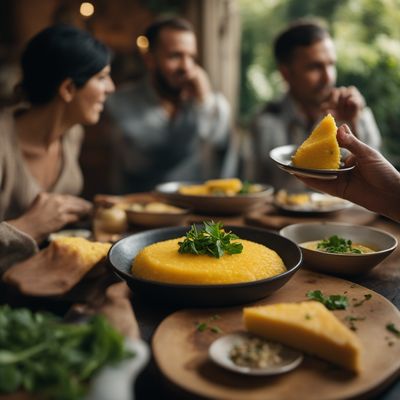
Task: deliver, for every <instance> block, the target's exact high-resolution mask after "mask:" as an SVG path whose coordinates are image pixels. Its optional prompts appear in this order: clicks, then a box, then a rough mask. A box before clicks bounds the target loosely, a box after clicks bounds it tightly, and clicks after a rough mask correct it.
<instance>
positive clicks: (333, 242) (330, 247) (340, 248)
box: [317, 235, 361, 254]
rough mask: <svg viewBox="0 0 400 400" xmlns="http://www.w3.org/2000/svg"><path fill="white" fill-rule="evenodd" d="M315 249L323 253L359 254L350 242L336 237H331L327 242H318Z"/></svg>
mask: <svg viewBox="0 0 400 400" xmlns="http://www.w3.org/2000/svg"><path fill="white" fill-rule="evenodd" d="M317 249H318V250H322V251H325V252H326V253H353V254H361V251H360V250H359V249H355V248H353V247H352V241H351V240H347V239H343V238H342V237H339V236H337V235H333V236H331V237H330V238H329V239H327V240H322V241H320V242H318V244H317Z"/></svg>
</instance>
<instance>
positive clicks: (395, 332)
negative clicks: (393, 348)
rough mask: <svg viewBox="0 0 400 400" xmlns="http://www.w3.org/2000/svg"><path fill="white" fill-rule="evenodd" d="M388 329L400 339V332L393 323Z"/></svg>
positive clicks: (388, 325)
mask: <svg viewBox="0 0 400 400" xmlns="http://www.w3.org/2000/svg"><path fill="white" fill-rule="evenodd" d="M386 329H387V330H388V331H389V332H391V333H393V334H394V335H395V336H396V337H398V338H400V331H399V330H398V329H397V328H396V326H395V325H394V324H393V323H390V324H387V325H386Z"/></svg>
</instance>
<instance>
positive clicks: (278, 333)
mask: <svg viewBox="0 0 400 400" xmlns="http://www.w3.org/2000/svg"><path fill="white" fill-rule="evenodd" d="M243 318H244V324H245V326H246V329H247V330H248V331H250V332H252V333H255V334H257V335H260V336H263V337H265V338H266V339H269V340H273V341H276V342H280V343H282V344H285V345H287V346H290V347H293V348H295V349H298V350H301V351H304V352H306V353H309V354H313V355H316V356H318V357H320V358H322V359H324V360H327V361H330V362H332V363H334V364H336V365H339V366H341V367H343V368H345V369H348V370H351V371H354V372H357V373H358V372H360V370H361V349H362V347H361V343H360V341H359V339H358V337H357V336H356V335H355V334H354V333H353V332H352V331H351V330H350V329H349V328H347V326H346V325H344V324H343V323H342V322H341V321H339V320H338V319H337V318H336V316H335V315H334V314H333V313H332V312H331V311H329V310H328V309H327V308H326V307H325V306H324V305H323V304H321V303H319V302H316V301H304V302H301V303H280V304H272V305H267V306H258V307H247V308H244V309H243Z"/></svg>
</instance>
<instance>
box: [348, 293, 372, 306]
mask: <svg viewBox="0 0 400 400" xmlns="http://www.w3.org/2000/svg"><path fill="white" fill-rule="evenodd" d="M371 297H372V294H370V293H368V294H364V298H363V299H362V300H360V301H358V302H357V303H354V304H353V307H360V306H361V305H363V304H364V302H366V301H367V300H370V299H371Z"/></svg>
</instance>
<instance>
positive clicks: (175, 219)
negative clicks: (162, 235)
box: [125, 202, 190, 228]
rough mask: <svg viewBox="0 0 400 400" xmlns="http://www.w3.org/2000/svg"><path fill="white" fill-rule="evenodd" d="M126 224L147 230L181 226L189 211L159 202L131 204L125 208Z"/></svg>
mask: <svg viewBox="0 0 400 400" xmlns="http://www.w3.org/2000/svg"><path fill="white" fill-rule="evenodd" d="M125 213H126V216H127V219H128V222H129V223H130V224H132V225H139V226H143V227H148V228H157V227H164V226H175V225H182V224H184V222H185V218H186V217H187V216H188V214H189V213H190V210H189V209H186V208H179V207H175V206H171V205H169V204H165V203H160V202H147V203H132V204H130V205H129V206H127V207H126V208H125Z"/></svg>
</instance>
